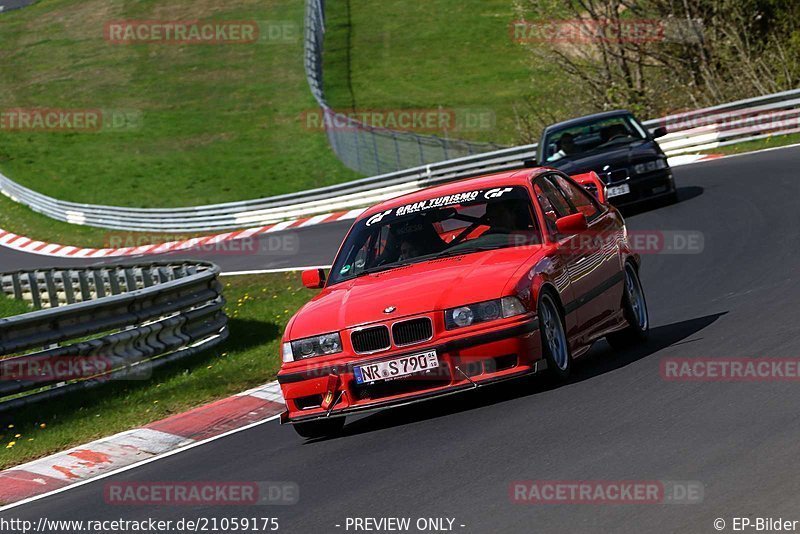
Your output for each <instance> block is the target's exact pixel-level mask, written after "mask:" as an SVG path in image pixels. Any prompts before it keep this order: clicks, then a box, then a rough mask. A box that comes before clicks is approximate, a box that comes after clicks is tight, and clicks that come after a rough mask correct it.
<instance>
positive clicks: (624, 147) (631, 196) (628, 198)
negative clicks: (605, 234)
mask: <svg viewBox="0 0 800 534" xmlns="http://www.w3.org/2000/svg"><path fill="white" fill-rule="evenodd" d="M666 133H667V132H666V129H664V128H656V130H655V131H654V132H653V133H651V132H650V131H648V129H647V128H646V127H645V126H644V125H642V123H641V122H639V121H638V120H637V119H636V118H635V117H634V116H633V114H632V113H631V112H629V111H625V110H617V111H607V112H604V113H596V114H594V115H587V116H585V117H579V118H576V119H570V120H568V121H564V122H559V123H557V124H553V125H550V126H548V127H547V128H545V130H544V132H543V133H542V138H541V141H540V143H539V148H538V158H537V159H538V164H539V165H543V166H547V167H553V168H556V169H559V170H561V171H563V172H565V173H567V174H570V175H575V174H580V173H584V172H589V171H595V172H596V173H597V174H598V176H600V178H601V179H602V180H603V182H604V183H605V184H606V197H607V198H608V200H609V201H610V202H611V203H612V204H614V205H615V206H624V205H628V204H633V203H635V202H640V201H643V200H649V199H654V198H661V199H663V200H666V201H668V202H671V201H675V200H676V197H677V194H676V189H675V181H674V179H673V177H672V170H671V169H670V167H669V163H667V157H666V155H664V151H663V150H661V147H660V146H659V145H658V143H657V142H656V138H658V137H661V136H663V135H665V134H666Z"/></svg>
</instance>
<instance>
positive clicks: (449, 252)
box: [432, 245, 505, 258]
mask: <svg viewBox="0 0 800 534" xmlns="http://www.w3.org/2000/svg"><path fill="white" fill-rule="evenodd" d="M498 248H505V245H493V246H489V245H484V246H480V247H464V248H458V249H451V250H444V251H442V252H440V253H438V254H436V255H434V256H432V258H448V257H450V256H461V255H462V254H471V253H473V252H485V251H487V250H497V249H498Z"/></svg>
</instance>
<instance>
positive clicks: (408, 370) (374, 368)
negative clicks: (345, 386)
mask: <svg viewBox="0 0 800 534" xmlns="http://www.w3.org/2000/svg"><path fill="white" fill-rule="evenodd" d="M437 367H439V358H437V356H436V351H435V350H431V351H428V352H422V353H420V354H412V355H410V356H403V357H402V358H397V359H395V360H386V361H384V362H375V363H370V364H367V365H357V366H355V367H353V373H354V374H355V376H356V384H364V383H366V382H375V381H376V380H391V379H393V378H399V377H401V376H408V375H411V374H414V373H419V372H421V371H428V370H430V369H435V368H437Z"/></svg>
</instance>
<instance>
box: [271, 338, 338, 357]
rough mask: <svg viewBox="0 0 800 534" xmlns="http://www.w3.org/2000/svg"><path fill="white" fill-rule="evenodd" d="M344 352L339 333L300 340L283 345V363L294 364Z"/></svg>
mask: <svg viewBox="0 0 800 534" xmlns="http://www.w3.org/2000/svg"><path fill="white" fill-rule="evenodd" d="M337 352H342V338H341V336H339V333H338V332H333V333H331V334H323V335H321V336H314V337H307V338H305V339H298V340H297V341H292V342H291V343H284V344H283V361H284V362H292V361H295V360H304V359H306V358H313V357H315V356H325V355H327V354H336V353H337Z"/></svg>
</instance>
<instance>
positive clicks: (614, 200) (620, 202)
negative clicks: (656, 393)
mask: <svg viewBox="0 0 800 534" xmlns="http://www.w3.org/2000/svg"><path fill="white" fill-rule="evenodd" d="M622 184H627V185H629V186H630V188H631V192H630V193H626V194H624V195H620V196H618V197H611V198H609V199H608V201H609V203H611V204H612V205H614V206H616V207H623V206H628V205H631V204H636V203H637V202H644V201H646V200H652V199H657V198H661V197H665V196H668V195H671V194H674V193H675V179H674V178H673V176H672V169H670V168H666V169H663V170H659V171H654V172H651V173H647V174H644V175H640V176H636V177H635V178H630V179H629V180H626V181H624V182H618V183H613V184H609V185H608V187H613V186H616V185H622Z"/></svg>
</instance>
